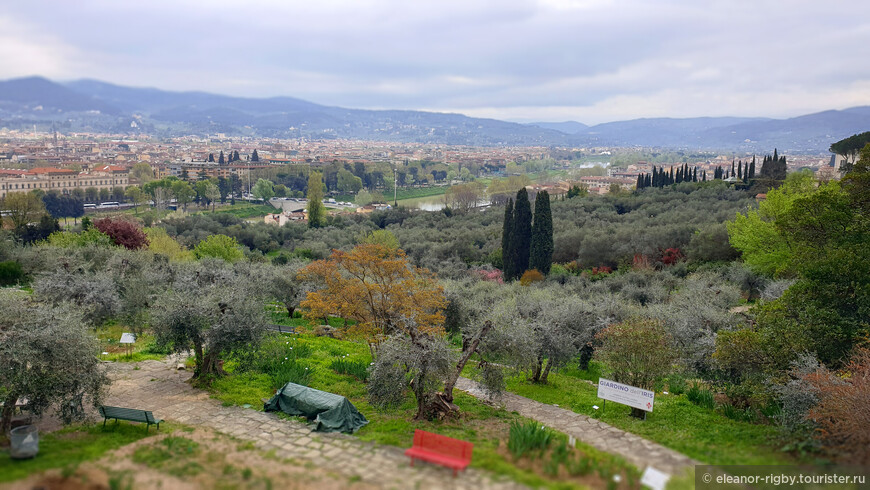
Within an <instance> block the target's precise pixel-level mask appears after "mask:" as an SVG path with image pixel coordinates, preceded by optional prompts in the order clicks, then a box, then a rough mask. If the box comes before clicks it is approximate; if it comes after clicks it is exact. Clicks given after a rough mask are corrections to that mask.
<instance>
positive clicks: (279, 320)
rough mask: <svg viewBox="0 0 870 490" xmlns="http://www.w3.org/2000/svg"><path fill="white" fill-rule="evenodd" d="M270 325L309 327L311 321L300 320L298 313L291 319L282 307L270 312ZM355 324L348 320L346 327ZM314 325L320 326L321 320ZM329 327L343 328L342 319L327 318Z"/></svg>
mask: <svg viewBox="0 0 870 490" xmlns="http://www.w3.org/2000/svg"><path fill="white" fill-rule="evenodd" d="M270 315H271V317H272V323H274V324H276V325H287V326H288V327H310V326H312V321H311V320H309V319H307V318H302V317H301V316H299V313H296V314H295V315H294V316H293V318H290V317H288V316H287V310H286V309H285V308H284V307H283V306H276V307H275V308H274V310H270ZM354 323H356V322H355V321H354V320H348V321H347V324H348V325H353V324H354ZM314 324H316V325H321V324H323V320H322V319H321V320H319V321H315V322H314ZM329 326H330V327H334V328H341V327H344V319H343V318H338V317H334V316H331V317H329Z"/></svg>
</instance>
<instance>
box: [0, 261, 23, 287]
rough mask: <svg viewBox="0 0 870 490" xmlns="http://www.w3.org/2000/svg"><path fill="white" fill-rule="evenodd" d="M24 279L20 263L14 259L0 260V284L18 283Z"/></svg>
mask: <svg viewBox="0 0 870 490" xmlns="http://www.w3.org/2000/svg"><path fill="white" fill-rule="evenodd" d="M23 279H24V271H22V270H21V264H19V263H18V262H15V261H9V262H0V286H11V285H13V284H18V283H20V282H21V281H22V280H23Z"/></svg>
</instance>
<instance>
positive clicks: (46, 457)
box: [0, 422, 171, 482]
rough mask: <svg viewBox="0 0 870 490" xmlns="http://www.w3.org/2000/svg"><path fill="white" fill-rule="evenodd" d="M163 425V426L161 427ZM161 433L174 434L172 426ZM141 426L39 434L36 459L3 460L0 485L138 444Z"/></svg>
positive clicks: (0, 460) (0, 459)
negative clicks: (133, 443)
mask: <svg viewBox="0 0 870 490" xmlns="http://www.w3.org/2000/svg"><path fill="white" fill-rule="evenodd" d="M161 425H162V424H161ZM161 431H171V424H170V425H168V426H167V427H166V428H165V429H164V428H161ZM156 434H157V432H155V431H151V433H150V434H146V432H145V427H144V426H142V424H128V423H125V422H120V423H118V425H112V426H106V429H105V430H103V427H102V424H98V425H94V426H70V427H66V428H64V429H61V430H59V431H57V432H52V433H50V434H40V436H39V454H37V456H36V457H35V458H33V459H27V460H13V459H10V458H9V457H7V456H6V455H5V454H4V455H3V456H2V457H0V482H10V481H14V480H18V479H21V478H24V477H26V476H29V475H32V474H34V473H39V472H41V471H45V470H49V469H53V468H65V467H74V466H77V465H78V464H80V463H82V462H85V461H92V460H96V459H99V458H100V457H102V456H103V455H104V454H105V453H107V452H109V451H112V450H115V449H118V448H119V447H121V446H125V445H127V444H130V443H131V442H135V441H138V440H139V439H142V438H144V437H146V436H149V435H151V436H153V435H156Z"/></svg>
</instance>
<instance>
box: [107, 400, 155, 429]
mask: <svg viewBox="0 0 870 490" xmlns="http://www.w3.org/2000/svg"><path fill="white" fill-rule="evenodd" d="M100 415H102V416H103V428H105V427H106V422H107V421H108V420H109V419H115V423H118V421H119V420H129V421H130V422H142V423H143V424H148V425H146V426H145V432H148V429H149V428H151V424H154V425H156V426H157V430H160V422H163V420H161V419H155V418H154V414H153V413H151V412H149V411H147V410H136V409H133V408H120V407H107V406H105V405H104V406H102V407H100Z"/></svg>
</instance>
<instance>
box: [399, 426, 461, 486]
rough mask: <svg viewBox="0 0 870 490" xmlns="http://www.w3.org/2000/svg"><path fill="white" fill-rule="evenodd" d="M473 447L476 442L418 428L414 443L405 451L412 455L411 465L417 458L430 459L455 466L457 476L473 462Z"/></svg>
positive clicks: (451, 466)
mask: <svg viewBox="0 0 870 490" xmlns="http://www.w3.org/2000/svg"><path fill="white" fill-rule="evenodd" d="M472 449H474V444H472V443H470V442H467V441H460V440H459V439H454V438H452V437H447V436H442V435H440V434H433V433H431V432H426V431H425V430H419V429H418V430H415V431H414V445H413V447H411V449H408V450H407V451H405V455H406V456H410V457H411V466H414V460H416V459H419V460H422V461H428V462H430V463H435V464H440V465H441V466H446V467H448V468H453V476H454V477H455V476H456V472H457V471H459V470H464V469H465V467H466V466H468V463H471V450H472Z"/></svg>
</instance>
